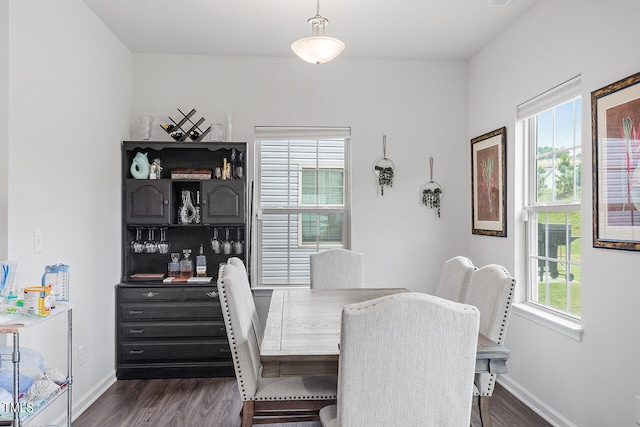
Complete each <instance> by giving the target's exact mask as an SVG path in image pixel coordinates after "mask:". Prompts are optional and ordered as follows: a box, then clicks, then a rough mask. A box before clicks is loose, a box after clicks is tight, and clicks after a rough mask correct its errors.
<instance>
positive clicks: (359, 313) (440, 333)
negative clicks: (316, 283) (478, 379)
mask: <svg viewBox="0 0 640 427" xmlns="http://www.w3.org/2000/svg"><path fill="white" fill-rule="evenodd" d="M478 322H479V312H478V310H477V309H476V308H475V307H473V306H469V305H466V304H461V303H457V302H453V301H449V300H445V299H443V298H439V297H436V296H434V295H427V294H420V293H401V294H394V295H390V296H386V297H381V298H377V299H374V300H370V301H365V302H362V303H358V304H351V305H348V306H346V307H344V308H343V310H342V326H341V333H340V334H341V335H340V364H339V367H338V400H337V403H336V405H331V406H328V407H325V408H322V410H321V411H320V420H321V422H322V425H323V426H324V427H389V426H402V427H448V426H451V427H454V426H455V427H459V426H465V425H466V426H468V425H469V423H470V420H471V399H472V396H471V393H472V391H473V377H474V372H475V366H476V350H477V341H478V324H479V323H478Z"/></svg>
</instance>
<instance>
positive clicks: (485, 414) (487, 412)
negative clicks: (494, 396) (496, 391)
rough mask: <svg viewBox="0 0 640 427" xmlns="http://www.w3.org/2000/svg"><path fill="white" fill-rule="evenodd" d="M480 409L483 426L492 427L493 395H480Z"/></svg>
mask: <svg viewBox="0 0 640 427" xmlns="http://www.w3.org/2000/svg"><path fill="white" fill-rule="evenodd" d="M478 409H479V410H480V423H481V424H482V427H491V396H478Z"/></svg>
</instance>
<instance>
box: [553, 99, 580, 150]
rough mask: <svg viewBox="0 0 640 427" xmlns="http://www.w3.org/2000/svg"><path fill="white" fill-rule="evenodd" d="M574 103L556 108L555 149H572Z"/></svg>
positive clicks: (573, 143)
mask: <svg viewBox="0 0 640 427" xmlns="http://www.w3.org/2000/svg"><path fill="white" fill-rule="evenodd" d="M574 107H575V103H574V102H573V101H570V102H567V103H565V104H562V105H560V106H558V107H556V108H554V116H555V117H554V127H553V129H554V144H553V145H554V147H553V148H554V149H555V150H561V149H564V148H571V147H573V146H574V145H575V141H574V126H575V122H574V111H573V109H574Z"/></svg>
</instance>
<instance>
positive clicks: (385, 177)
mask: <svg viewBox="0 0 640 427" xmlns="http://www.w3.org/2000/svg"><path fill="white" fill-rule="evenodd" d="M395 169H396V166H395V164H394V163H393V160H391V159H390V158H388V157H387V135H382V157H380V158H379V159H378V160H376V162H375V164H374V165H373V173H375V174H376V176H377V177H378V185H379V186H380V195H381V196H384V187H393V177H394V174H395Z"/></svg>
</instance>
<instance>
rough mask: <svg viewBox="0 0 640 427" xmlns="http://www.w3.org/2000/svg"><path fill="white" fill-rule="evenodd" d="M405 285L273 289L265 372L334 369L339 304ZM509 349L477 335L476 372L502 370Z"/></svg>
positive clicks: (262, 355) (265, 343)
mask: <svg viewBox="0 0 640 427" xmlns="http://www.w3.org/2000/svg"><path fill="white" fill-rule="evenodd" d="M399 292H408V290H407V289H404V288H384V289H376V288H358V289H276V290H274V291H273V294H272V296H271V305H270V306H269V314H268V316H267V323H266V326H265V330H264V338H263V340H262V343H261V347H260V360H261V362H262V369H263V370H262V376H263V377H279V376H285V375H337V372H338V357H339V352H338V344H339V342H340V327H341V317H342V307H344V306H345V305H349V304H353V303H358V302H363V301H368V300H371V299H374V298H379V297H382V296H386V295H392V294H395V293H399ZM508 357H509V350H507V349H505V348H504V347H502V346H500V345H498V344H496V343H495V342H493V341H491V340H490V339H488V338H487V337H485V336H484V335H479V336H478V356H477V358H476V372H494V373H504V372H506V360H507V359H508Z"/></svg>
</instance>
